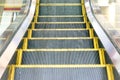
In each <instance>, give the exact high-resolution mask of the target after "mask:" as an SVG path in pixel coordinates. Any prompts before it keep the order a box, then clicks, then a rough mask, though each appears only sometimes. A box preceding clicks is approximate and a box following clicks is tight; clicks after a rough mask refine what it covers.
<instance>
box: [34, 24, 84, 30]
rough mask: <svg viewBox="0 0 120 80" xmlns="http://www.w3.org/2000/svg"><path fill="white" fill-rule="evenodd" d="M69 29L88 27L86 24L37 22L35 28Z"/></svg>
mask: <svg viewBox="0 0 120 80" xmlns="http://www.w3.org/2000/svg"><path fill="white" fill-rule="evenodd" d="M51 28H52V29H54V28H55V29H68V28H86V24H85V23H84V24H38V23H36V24H35V29H51Z"/></svg>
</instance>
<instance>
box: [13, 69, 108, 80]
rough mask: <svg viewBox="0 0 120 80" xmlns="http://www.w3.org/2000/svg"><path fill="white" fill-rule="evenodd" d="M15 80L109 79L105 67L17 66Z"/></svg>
mask: <svg viewBox="0 0 120 80" xmlns="http://www.w3.org/2000/svg"><path fill="white" fill-rule="evenodd" d="M15 80H108V79H107V73H106V69H105V68H17V69H16V71H15Z"/></svg>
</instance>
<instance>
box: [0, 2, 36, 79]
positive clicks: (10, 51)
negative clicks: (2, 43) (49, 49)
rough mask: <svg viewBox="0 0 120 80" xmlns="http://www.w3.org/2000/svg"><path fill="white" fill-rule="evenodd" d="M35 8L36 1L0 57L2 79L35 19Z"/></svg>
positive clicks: (0, 75)
mask: <svg viewBox="0 0 120 80" xmlns="http://www.w3.org/2000/svg"><path fill="white" fill-rule="evenodd" d="M35 6H36V0H31V3H30V6H29V7H28V8H29V12H28V14H27V16H26V17H25V19H24V21H23V23H21V25H20V27H19V29H18V30H17V32H16V33H15V35H14V36H13V38H12V39H11V41H10V42H9V44H8V46H7V47H6V49H5V50H4V52H3V53H2V55H1V56H0V79H1V77H2V75H3V73H4V72H5V70H6V68H7V66H8V64H9V62H10V60H11V58H12V56H13V55H14V53H15V51H16V49H17V46H18V45H19V43H20V41H21V40H22V38H23V36H24V33H25V32H26V31H27V29H28V27H29V25H30V23H31V21H32V19H33V16H34V12H35Z"/></svg>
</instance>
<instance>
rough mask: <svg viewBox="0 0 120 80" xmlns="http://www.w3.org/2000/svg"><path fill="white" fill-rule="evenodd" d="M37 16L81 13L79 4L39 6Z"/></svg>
mask: <svg viewBox="0 0 120 80" xmlns="http://www.w3.org/2000/svg"><path fill="white" fill-rule="evenodd" d="M39 9H40V10H39V16H42V15H82V7H81V6H40V7H39Z"/></svg>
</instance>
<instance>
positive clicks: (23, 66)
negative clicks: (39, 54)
mask: <svg viewBox="0 0 120 80" xmlns="http://www.w3.org/2000/svg"><path fill="white" fill-rule="evenodd" d="M106 66H107V65H99V64H96V65H91V64H90V65H89V64H88V65H78V64H74V65H65V64H63V65H61V64H60V65H59V64H58V65H14V67H15V68H83V67H84V68H98V67H101V68H104V67H106Z"/></svg>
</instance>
